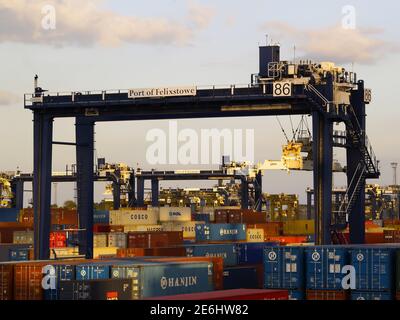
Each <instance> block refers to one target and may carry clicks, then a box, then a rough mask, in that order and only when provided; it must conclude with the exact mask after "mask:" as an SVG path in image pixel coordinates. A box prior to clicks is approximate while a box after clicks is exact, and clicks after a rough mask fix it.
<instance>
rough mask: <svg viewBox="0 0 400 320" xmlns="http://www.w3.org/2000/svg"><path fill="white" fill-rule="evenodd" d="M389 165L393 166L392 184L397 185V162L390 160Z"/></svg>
mask: <svg viewBox="0 0 400 320" xmlns="http://www.w3.org/2000/svg"><path fill="white" fill-rule="evenodd" d="M390 165H391V166H392V168H393V185H394V186H397V165H398V163H397V162H392V163H391V164H390Z"/></svg>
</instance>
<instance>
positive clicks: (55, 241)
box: [50, 232, 67, 248]
mask: <svg viewBox="0 0 400 320" xmlns="http://www.w3.org/2000/svg"><path fill="white" fill-rule="evenodd" d="M66 246H67V235H66V233H65V232H50V248H64V247H66Z"/></svg>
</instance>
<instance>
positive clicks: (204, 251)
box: [186, 244, 238, 266]
mask: <svg viewBox="0 0 400 320" xmlns="http://www.w3.org/2000/svg"><path fill="white" fill-rule="evenodd" d="M186 253H187V256H189V257H220V258H222V259H223V261H224V266H235V265H237V263H238V255H237V250H236V245H235V244H204V245H202V244H200V245H197V244H196V245H189V246H186Z"/></svg>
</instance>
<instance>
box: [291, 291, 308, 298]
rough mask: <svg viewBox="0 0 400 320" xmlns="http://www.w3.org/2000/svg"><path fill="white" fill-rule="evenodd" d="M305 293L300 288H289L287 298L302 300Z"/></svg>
mask: <svg viewBox="0 0 400 320" xmlns="http://www.w3.org/2000/svg"><path fill="white" fill-rule="evenodd" d="M305 298H306V297H305V294H304V291H300V290H290V291H289V300H304V299H305Z"/></svg>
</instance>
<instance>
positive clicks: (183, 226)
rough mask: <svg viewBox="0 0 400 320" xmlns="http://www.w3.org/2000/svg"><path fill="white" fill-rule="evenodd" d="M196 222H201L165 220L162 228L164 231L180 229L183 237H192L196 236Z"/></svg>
mask: <svg viewBox="0 0 400 320" xmlns="http://www.w3.org/2000/svg"><path fill="white" fill-rule="evenodd" d="M196 224H202V222H196V221H189V222H167V223H163V229H164V230H165V231H182V232H183V238H184V239H194V238H195V237H196Z"/></svg>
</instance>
